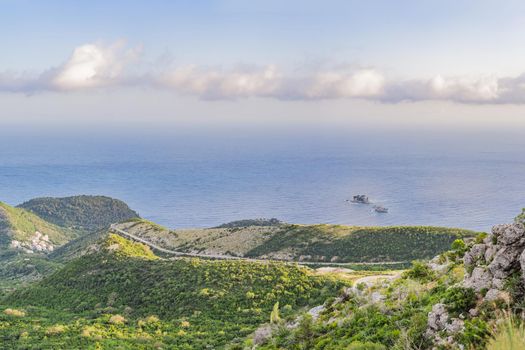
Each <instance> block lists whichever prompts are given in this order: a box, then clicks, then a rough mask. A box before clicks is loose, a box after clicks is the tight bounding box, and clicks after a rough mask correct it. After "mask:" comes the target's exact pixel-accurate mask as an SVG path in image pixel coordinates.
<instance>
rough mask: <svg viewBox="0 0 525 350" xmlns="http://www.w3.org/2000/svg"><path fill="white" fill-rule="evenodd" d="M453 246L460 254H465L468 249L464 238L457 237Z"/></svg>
mask: <svg viewBox="0 0 525 350" xmlns="http://www.w3.org/2000/svg"><path fill="white" fill-rule="evenodd" d="M451 248H452V250H453V251H454V252H456V253H457V254H458V255H463V254H464V253H465V252H466V251H467V245H466V244H465V242H464V241H463V240H462V239H456V240H455V241H454V242H452V245H451Z"/></svg>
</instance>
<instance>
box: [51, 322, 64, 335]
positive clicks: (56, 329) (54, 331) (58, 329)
mask: <svg viewBox="0 0 525 350" xmlns="http://www.w3.org/2000/svg"><path fill="white" fill-rule="evenodd" d="M66 329H67V327H66V326H64V325H61V324H56V325H54V326H51V327H48V328H47V329H46V335H51V336H52V335H58V334H62V333H64V332H65V331H66Z"/></svg>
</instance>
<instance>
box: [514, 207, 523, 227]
mask: <svg viewBox="0 0 525 350" xmlns="http://www.w3.org/2000/svg"><path fill="white" fill-rule="evenodd" d="M514 221H515V222H516V223H518V224H520V223H521V224H524V225H525V208H523V209H522V210H521V214H519V215H518V216H516V219H514Z"/></svg>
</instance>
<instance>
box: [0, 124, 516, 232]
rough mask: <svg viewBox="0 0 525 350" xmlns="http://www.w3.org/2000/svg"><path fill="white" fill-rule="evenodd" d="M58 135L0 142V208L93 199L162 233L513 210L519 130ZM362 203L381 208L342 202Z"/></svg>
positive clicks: (476, 216) (459, 223)
mask: <svg viewBox="0 0 525 350" xmlns="http://www.w3.org/2000/svg"><path fill="white" fill-rule="evenodd" d="M219 134H220V135H217V134H213V133H199V132H198V131H197V130H194V131H188V132H173V133H171V134H170V133H169V132H166V133H163V134H162V136H160V135H155V133H149V134H148V135H146V136H144V135H142V134H140V133H133V132H130V133H120V134H115V135H111V134H110V133H109V134H104V135H99V136H93V134H91V135H78V136H74V137H73V136H68V137H64V136H59V135H51V134H42V135H39V134H38V133H35V134H32V135H25V134H23V133H20V134H17V132H13V133H5V134H4V135H3V137H2V139H1V140H0V146H1V147H0V200H2V201H4V202H7V203H9V204H12V205H15V204H19V203H21V202H23V201H25V200H28V199H31V198H34V197H39V196H67V195H74V194H104V195H108V196H112V197H116V198H119V199H122V200H124V201H126V202H127V203H128V204H129V205H130V206H131V207H132V208H133V209H135V210H137V211H138V212H139V213H140V214H141V215H142V216H143V217H145V218H147V219H150V220H153V221H155V222H158V223H160V224H163V225H167V226H169V227H172V228H181V227H210V226H215V225H218V224H221V223H224V222H228V221H231V220H237V219H243V218H257V217H276V218H279V219H282V220H285V221H288V222H294V223H334V224H335V223H337V224H350V225H441V226H454V227H463V228H469V229H476V230H488V229H489V228H490V227H491V226H492V225H494V224H497V223H501V222H508V221H510V220H512V218H513V217H514V216H515V215H516V214H517V213H518V212H519V211H520V208H521V207H524V206H525V138H524V137H521V136H520V135H519V133H515V134H511V135H505V134H503V133H502V134H500V135H496V136H494V135H491V134H489V133H485V134H479V133H470V134H468V135H465V134H462V133H449V132H446V131H441V132H438V133H436V132H433V131H432V130H427V131H426V132H422V133H413V132H410V133H403V132H392V131H382V132H379V131H373V130H369V131H360V132H354V133H352V132H349V131H340V132H336V131H334V130H323V131H315V130H309V131H304V132H299V133H290V132H286V131H280V130H265V131H264V132H256V131H253V130H252V132H251V133H249V132H248V133H244V132H243V133H236V132H225V133H224V134H222V133H219ZM360 193H362V194H367V195H369V196H370V198H371V200H372V201H373V202H376V203H379V204H381V205H383V206H386V207H388V208H389V210H390V211H389V213H388V214H377V213H374V212H372V211H371V207H370V206H363V205H356V204H351V203H348V202H346V201H345V200H346V199H349V198H351V196H352V195H353V194H360Z"/></svg>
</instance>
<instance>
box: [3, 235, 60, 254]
mask: <svg viewBox="0 0 525 350" xmlns="http://www.w3.org/2000/svg"><path fill="white" fill-rule="evenodd" d="M9 247H10V248H11V249H18V250H22V251H23V252H25V253H37V252H38V253H50V252H52V251H53V250H54V246H53V244H52V243H51V241H50V240H49V236H48V235H43V234H41V233H40V232H38V231H36V232H35V234H34V235H33V236H32V237H31V238H30V239H29V240H28V241H17V240H12V241H11V244H10V245H9Z"/></svg>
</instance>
